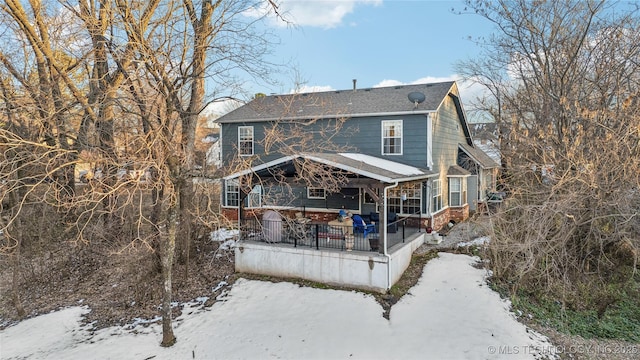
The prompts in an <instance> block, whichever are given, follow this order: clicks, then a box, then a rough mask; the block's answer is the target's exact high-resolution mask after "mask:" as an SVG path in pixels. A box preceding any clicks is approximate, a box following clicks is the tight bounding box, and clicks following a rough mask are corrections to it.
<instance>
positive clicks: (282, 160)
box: [223, 155, 298, 180]
mask: <svg viewBox="0 0 640 360" xmlns="http://www.w3.org/2000/svg"><path fill="white" fill-rule="evenodd" d="M297 157H298V156H291V155H289V156H285V157H281V158H278V159H275V160H271V161H269V162H266V163H264V164H260V165H257V166H254V167H252V168H250V169H246V170H242V171H240V172H237V173H233V174H231V175H227V176H225V177H223V179H224V180H230V179H235V178H237V177H240V176H244V175H248V174H251V173H253V172H256V171H260V170H264V169H268V168H270V167H272V166H275V165H280V164H282V163H285V162H287V161H290V160H293V159H295V158H297Z"/></svg>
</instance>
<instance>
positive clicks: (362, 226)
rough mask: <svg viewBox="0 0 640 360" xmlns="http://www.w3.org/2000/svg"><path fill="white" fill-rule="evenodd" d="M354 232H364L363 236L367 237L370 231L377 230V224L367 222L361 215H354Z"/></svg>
mask: <svg viewBox="0 0 640 360" xmlns="http://www.w3.org/2000/svg"><path fill="white" fill-rule="evenodd" d="M352 219H353V232H354V233H362V234H363V235H362V236H363V237H365V238H366V237H367V235H368V234H369V233H375V232H376V226H375V225H374V224H367V223H366V222H365V221H364V220H363V219H362V217H360V215H353V217H352Z"/></svg>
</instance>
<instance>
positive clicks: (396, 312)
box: [0, 253, 554, 360]
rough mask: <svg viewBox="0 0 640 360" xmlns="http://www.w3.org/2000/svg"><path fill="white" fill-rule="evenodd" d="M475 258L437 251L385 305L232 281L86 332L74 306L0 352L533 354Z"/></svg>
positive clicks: (532, 336)
mask: <svg viewBox="0 0 640 360" xmlns="http://www.w3.org/2000/svg"><path fill="white" fill-rule="evenodd" d="M476 261H477V259H474V258H471V257H469V256H466V255H455V254H449V253H440V257H439V258H437V259H434V260H432V261H430V262H429V263H428V264H427V265H426V267H425V271H424V273H423V276H422V278H421V279H420V281H419V283H418V284H417V285H416V286H415V287H414V288H412V289H411V292H410V294H408V295H406V296H405V297H403V298H402V299H401V300H400V301H399V302H398V303H397V304H395V305H394V306H393V308H392V309H391V315H390V320H386V319H385V318H383V317H382V311H383V310H382V308H381V307H380V305H379V304H378V303H376V301H375V299H374V298H373V297H372V296H369V295H364V294H362V293H358V292H349V291H338V290H322V289H313V288H305V287H300V286H298V285H295V284H291V283H287V282H281V283H269V282H261V281H250V280H244V279H241V280H239V281H237V282H236V283H235V284H234V285H233V288H232V289H231V290H230V291H229V292H228V293H227V294H226V295H225V296H224V297H223V299H224V301H220V302H217V303H216V304H214V305H213V306H212V307H210V308H204V309H203V308H202V307H201V303H202V302H198V301H195V302H194V303H193V304H190V305H188V306H185V309H184V311H183V313H182V315H181V316H180V317H178V318H177V319H176V321H175V322H174V327H175V333H176V336H177V338H178V342H177V343H176V344H175V345H174V346H173V347H171V348H162V347H160V346H159V343H160V341H161V326H160V324H159V323H154V324H152V325H149V326H146V327H145V326H143V325H142V324H138V325H135V326H127V327H111V328H107V329H102V330H99V331H92V330H91V326H84V327H83V326H82V325H81V322H80V321H81V317H82V316H83V314H85V313H86V312H88V311H89V310H88V309H87V308H86V307H74V308H69V309H65V310H61V311H57V312H53V313H50V314H46V315H42V316H38V317H36V318H33V319H29V320H25V321H23V322H21V323H19V324H17V325H15V326H13V327H10V328H8V329H5V330H4V331H2V332H0V358H1V359H140V360H142V359H154V360H156V359H270V358H273V359H534V358H540V357H541V356H540V355H541V354H542V355H549V354H550V353H552V352H553V351H554V347H553V346H552V345H551V344H550V343H549V342H548V341H547V340H546V338H545V337H543V336H541V335H539V334H537V333H535V332H533V331H531V330H529V329H527V328H526V327H525V326H524V325H522V324H521V323H519V322H518V321H516V318H515V316H514V315H513V314H512V313H511V312H510V311H509V304H508V302H506V301H504V300H502V299H500V297H499V296H498V294H497V293H495V292H493V291H492V290H490V289H489V287H488V286H487V285H486V282H485V275H486V272H485V271H484V270H481V269H477V268H474V267H473V266H472V265H473V263H475V262H476Z"/></svg>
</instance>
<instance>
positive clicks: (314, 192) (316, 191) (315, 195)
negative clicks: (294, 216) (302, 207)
mask: <svg viewBox="0 0 640 360" xmlns="http://www.w3.org/2000/svg"><path fill="white" fill-rule="evenodd" d="M326 198H327V194H326V192H325V191H324V189H323V188H312V187H310V188H307V199H326Z"/></svg>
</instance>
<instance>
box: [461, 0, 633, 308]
mask: <svg viewBox="0 0 640 360" xmlns="http://www.w3.org/2000/svg"><path fill="white" fill-rule="evenodd" d="M468 5H469V6H470V7H472V9H473V10H475V12H476V13H477V14H480V15H481V16H483V17H484V18H486V19H487V20H489V21H491V22H493V23H494V24H495V26H496V29H497V33H496V34H494V36H492V37H491V38H490V39H488V41H487V43H486V50H487V51H486V53H485V54H484V55H485V56H484V57H483V58H482V59H479V60H476V61H469V62H464V63H461V64H459V66H458V69H459V70H460V71H462V72H464V73H465V75H466V76H468V77H469V78H470V79H475V80H477V81H478V82H479V83H481V84H483V85H485V86H486V88H487V89H488V90H489V94H490V96H489V97H488V98H486V99H483V100H484V101H483V104H484V108H485V109H488V110H490V113H491V114H492V116H493V118H494V119H495V121H496V123H497V124H498V126H499V129H500V131H501V134H502V137H501V140H502V142H501V152H502V156H503V167H504V169H503V170H504V171H505V173H506V174H507V177H506V178H505V181H506V184H507V186H508V189H509V191H510V193H511V197H510V198H509V199H508V201H507V202H506V204H505V206H504V208H503V209H502V212H501V213H500V214H499V215H498V216H496V217H495V218H494V220H492V221H493V223H494V229H495V235H494V237H493V239H492V242H491V245H490V250H491V253H490V254H491V260H492V267H493V268H494V271H495V276H496V278H497V279H499V280H500V281H502V282H503V283H504V284H509V285H510V286H511V290H512V291H516V290H517V289H518V288H521V287H522V288H526V289H528V290H530V291H533V292H537V293H554V294H555V296H558V297H561V298H562V299H563V300H564V301H565V302H566V303H569V304H573V305H576V304H579V303H581V301H582V300H580V299H581V297H583V296H585V295H589V296H590V298H594V297H595V296H594V295H593V294H599V293H602V292H605V291H606V286H603V284H617V283H621V282H624V281H625V279H629V278H630V276H632V274H633V273H634V267H635V266H637V261H638V248H639V246H640V244H639V243H638V239H637V236H634V235H633V234H634V233H637V231H638V229H639V228H640V218H639V217H638V213H639V212H640V208H639V207H638V204H639V203H640V198H639V194H638V189H639V188H640V182H639V175H638V174H639V173H640V157H639V156H638V155H639V154H640V143H639V139H640V133H639V132H638V124H639V123H640V114H639V113H638V110H637V106H635V105H634V104H636V103H637V101H638V100H637V99H638V93H639V90H640V82H639V80H640V78H639V77H638V75H637V74H638V70H640V69H638V64H639V62H638V60H639V59H640V43H639V42H638V40H640V39H639V37H640V33H639V32H638V28H639V26H638V25H639V23H638V20H639V18H638V13H637V9H634V8H628V7H627V8H624V7H623V8H615V11H614V8H613V6H614V5H615V4H613V3H611V2H608V1H582V2H575V1H538V2H529V1H497V2H495V1H470V2H469V3H468ZM585 290H586V291H585ZM606 305H608V303H607V304H606ZM605 308H606V306H605Z"/></svg>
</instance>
